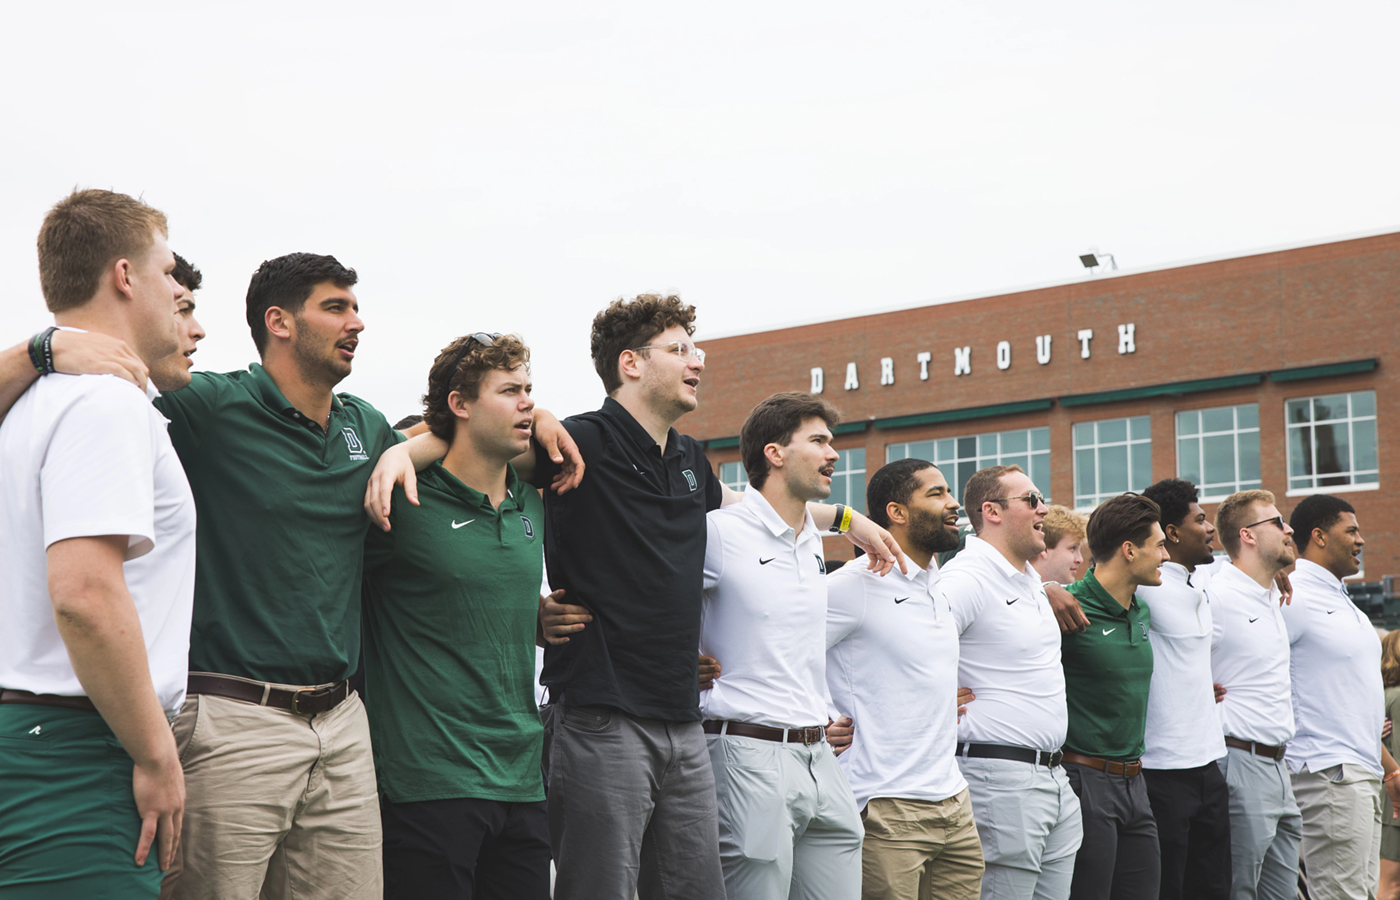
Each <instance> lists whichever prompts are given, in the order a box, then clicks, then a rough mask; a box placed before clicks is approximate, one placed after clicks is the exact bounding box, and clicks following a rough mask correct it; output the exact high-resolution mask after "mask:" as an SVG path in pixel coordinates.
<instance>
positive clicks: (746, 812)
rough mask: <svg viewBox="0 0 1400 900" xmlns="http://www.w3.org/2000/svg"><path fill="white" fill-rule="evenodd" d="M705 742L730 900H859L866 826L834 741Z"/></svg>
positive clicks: (715, 738) (723, 737)
mask: <svg viewBox="0 0 1400 900" xmlns="http://www.w3.org/2000/svg"><path fill="white" fill-rule="evenodd" d="M706 740H707V741H708V742H709V750H710V763H711V765H712V767H713V768H714V773H715V791H716V796H717V797H718V800H719V849H720V858H721V860H722V861H723V865H724V886H725V888H726V890H727V891H728V895H729V900H789V898H792V900H859V898H860V884H861V845H862V843H863V842H864V839H865V828H864V826H862V825H861V821H860V811H859V810H858V809H856V800H855V797H854V796H853V795H852V794H851V786H850V784H849V783H848V782H847V781H846V774H845V773H844V772H842V771H841V767H840V765H838V764H837V762H836V756H835V754H833V753H832V752H831V746H830V745H829V744H827V743H826V742H825V741H822V742H820V743H817V744H811V745H807V746H804V745H802V744H797V743H778V742H777V741H764V740H759V739H758V738H746V737H735V736H733V735H728V734H711V735H706Z"/></svg>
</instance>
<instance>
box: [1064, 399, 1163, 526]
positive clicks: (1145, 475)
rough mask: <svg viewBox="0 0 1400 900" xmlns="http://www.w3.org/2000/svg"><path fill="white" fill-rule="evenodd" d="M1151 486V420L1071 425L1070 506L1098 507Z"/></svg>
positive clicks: (1110, 420) (1111, 420) (1148, 418)
mask: <svg viewBox="0 0 1400 900" xmlns="http://www.w3.org/2000/svg"><path fill="white" fill-rule="evenodd" d="M1151 483H1152V420H1151V418H1150V417H1148V416H1134V417H1133V418H1131V419H1104V420H1102V421H1099V422H1076V423H1075V424H1074V505H1075V507H1076V508H1077V509H1088V508H1090V507H1094V506H1098V505H1099V504H1100V503H1102V502H1103V501H1104V500H1107V499H1108V498H1109V497H1116V496H1118V495H1119V494H1121V493H1123V492H1124V491H1140V490H1142V489H1143V488H1145V487H1147V486H1148V485H1150V484H1151Z"/></svg>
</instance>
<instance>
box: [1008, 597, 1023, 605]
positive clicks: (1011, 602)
mask: <svg viewBox="0 0 1400 900" xmlns="http://www.w3.org/2000/svg"><path fill="white" fill-rule="evenodd" d="M1020 599H1021V598H1020V597H1012V598H1011V599H1010V600H1008V601H1006V605H1007V606H1010V605H1011V604H1013V603H1015V602H1016V601H1017V600H1020Z"/></svg>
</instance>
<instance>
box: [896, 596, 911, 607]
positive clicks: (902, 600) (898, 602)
mask: <svg viewBox="0 0 1400 900" xmlns="http://www.w3.org/2000/svg"><path fill="white" fill-rule="evenodd" d="M908 599H909V598H908V597H896V598H894V602H895V605H896V606H898V605H899V604H901V603H903V602H904V601H905V600H908Z"/></svg>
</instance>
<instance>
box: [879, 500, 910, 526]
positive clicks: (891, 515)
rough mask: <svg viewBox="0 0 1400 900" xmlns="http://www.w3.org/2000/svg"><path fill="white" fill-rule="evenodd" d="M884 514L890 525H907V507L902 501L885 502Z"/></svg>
mask: <svg viewBox="0 0 1400 900" xmlns="http://www.w3.org/2000/svg"><path fill="white" fill-rule="evenodd" d="M885 516H886V518H888V519H889V520H890V524H891V525H908V524H909V508H908V507H906V506H905V505H904V504H903V503H896V502H895V501H893V500H891V501H890V502H889V503H886V504H885Z"/></svg>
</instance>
